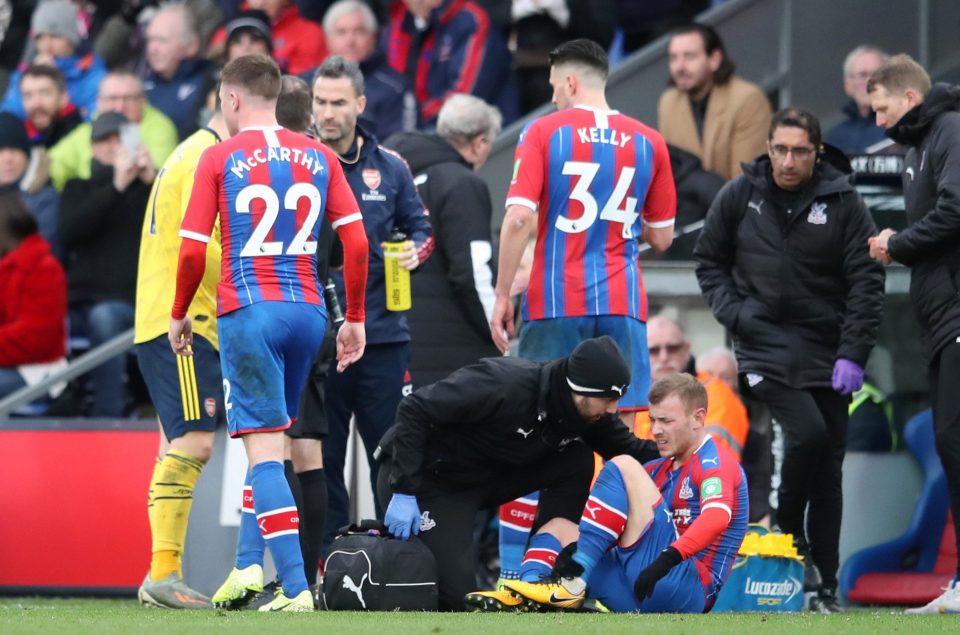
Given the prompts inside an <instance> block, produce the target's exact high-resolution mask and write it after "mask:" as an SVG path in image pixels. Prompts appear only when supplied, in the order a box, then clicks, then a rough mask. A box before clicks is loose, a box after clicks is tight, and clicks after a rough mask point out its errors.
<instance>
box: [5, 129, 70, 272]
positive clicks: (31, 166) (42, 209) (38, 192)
mask: <svg viewBox="0 0 960 635" xmlns="http://www.w3.org/2000/svg"><path fill="white" fill-rule="evenodd" d="M0 191H13V192H19V193H20V197H21V199H22V202H23V204H24V205H25V206H26V208H27V209H28V210H30V213H31V214H32V215H33V218H34V220H35V221H36V223H37V229H38V231H39V232H40V235H41V236H43V239H44V240H45V241H47V244H48V245H49V246H50V249H51V251H52V252H53V254H54V255H55V256H59V255H60V230H59V227H60V221H59V218H58V214H59V213H58V211H57V210H58V206H59V204H60V195H59V194H58V192H57V190H56V189H55V188H54V187H53V185H51V183H50V160H49V158H48V157H47V155H46V152H44V150H43V148H42V147H33V146H31V144H30V140H29V139H28V138H27V132H26V130H25V129H24V126H23V123H22V122H21V121H20V120H19V119H17V117H16V116H14V115H12V114H10V113H8V112H0Z"/></svg>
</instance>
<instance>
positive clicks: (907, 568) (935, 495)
mask: <svg viewBox="0 0 960 635" xmlns="http://www.w3.org/2000/svg"><path fill="white" fill-rule="evenodd" d="M903 435H904V440H905V441H906V444H907V447H908V448H909V449H910V451H911V452H912V453H913V455H914V457H915V458H916V459H917V461H918V462H919V463H920V467H921V468H922V470H923V475H924V480H923V488H922V489H921V491H920V496H919V499H918V501H917V506H916V508H915V510H914V512H913V516H912V518H911V519H910V526H909V528H908V529H907V531H906V533H904V534H903V535H902V536H899V537H897V538H895V539H893V540H891V541H889V542H886V543H882V544H879V545H875V546H873V547H868V548H866V549H863V550H861V551H858V552H857V553H854V554H853V555H851V556H850V557H849V558H848V559H847V561H846V563H845V564H844V566H843V570H842V571H841V572H840V591H841V593H843V595H844V596H846V598H847V600H848V601H849V602H852V603H856V604H885V605H921V604H926V603H927V602H929V601H930V600H932V599H933V598H935V597H937V596H938V595H940V593H941V591H942V589H943V587H945V586H946V585H947V583H948V582H949V581H950V579H951V578H952V577H953V572H954V571H955V569H956V563H957V551H956V543H955V541H954V537H953V519H952V518H951V517H950V514H949V513H948V498H947V484H946V479H945V477H944V474H943V467H942V466H941V464H940V458H939V457H938V456H937V451H936V448H935V446H934V434H933V415H932V413H931V411H930V410H925V411H923V412H921V413H919V414H917V415H915V416H914V417H913V418H911V419H910V421H908V422H907V425H906V426H905V428H904V433H903Z"/></svg>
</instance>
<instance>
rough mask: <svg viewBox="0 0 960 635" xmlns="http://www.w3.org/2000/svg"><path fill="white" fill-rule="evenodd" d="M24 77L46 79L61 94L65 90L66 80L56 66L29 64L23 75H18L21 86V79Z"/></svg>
mask: <svg viewBox="0 0 960 635" xmlns="http://www.w3.org/2000/svg"><path fill="white" fill-rule="evenodd" d="M25 77H46V78H47V79H49V80H50V81H52V82H53V83H54V84H55V85H56V86H57V90H59V91H60V92H61V93H62V92H64V91H65V90H67V80H66V79H65V78H64V76H63V72H61V71H60V69H59V68H57V67H56V66H48V65H46V64H31V65H30V66H28V67H26V68H25V69H24V70H23V74H22V75H20V83H21V84H23V79H24V78H25Z"/></svg>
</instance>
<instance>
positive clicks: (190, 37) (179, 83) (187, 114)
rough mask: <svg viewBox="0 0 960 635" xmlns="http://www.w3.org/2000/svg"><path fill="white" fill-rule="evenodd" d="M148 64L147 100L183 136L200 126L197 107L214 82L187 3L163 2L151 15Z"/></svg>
mask: <svg viewBox="0 0 960 635" xmlns="http://www.w3.org/2000/svg"><path fill="white" fill-rule="evenodd" d="M147 65H148V66H149V69H150V70H149V72H148V73H147V75H146V78H145V79H144V81H143V89H144V92H145V93H146V95H147V100H148V101H149V102H150V104H151V105H152V106H153V107H154V108H156V109H157V110H159V111H160V112H162V113H163V114H165V115H167V116H168V117H170V119H171V120H173V122H174V124H176V126H177V134H178V135H179V137H180V138H181V139H186V138H187V137H188V136H190V135H191V134H193V132H194V131H196V129H197V128H199V127H200V121H199V117H200V110H201V108H203V106H204V104H205V100H206V96H207V92H208V91H209V90H210V89H211V88H212V86H213V84H214V77H213V70H214V69H213V64H212V63H211V62H210V61H209V60H207V59H204V58H203V57H201V56H200V36H199V33H198V32H197V24H196V18H194V16H193V12H191V11H190V9H189V8H187V6H186V5H184V4H169V5H164V6H163V7H161V9H160V10H159V11H157V13H156V14H155V15H154V16H153V19H152V20H151V21H150V25H149V26H148V27H147Z"/></svg>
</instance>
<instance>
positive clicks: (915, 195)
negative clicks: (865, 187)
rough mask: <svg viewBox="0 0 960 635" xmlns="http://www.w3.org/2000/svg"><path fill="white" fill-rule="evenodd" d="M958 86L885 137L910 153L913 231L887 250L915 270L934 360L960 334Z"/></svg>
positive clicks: (916, 298)
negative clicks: (904, 147) (906, 148)
mask: <svg viewBox="0 0 960 635" xmlns="http://www.w3.org/2000/svg"><path fill="white" fill-rule="evenodd" d="M958 111H960V88H958V87H956V86H948V85H946V84H936V85H934V86H933V88H932V89H931V90H930V93H929V94H928V95H927V97H926V99H925V100H924V101H923V103H922V104H920V105H919V106H917V107H916V108H914V109H913V110H911V111H910V112H908V113H907V114H905V115H904V116H903V117H902V118H901V119H900V121H898V122H897V124H896V125H895V126H894V127H893V128H891V129H890V130H889V131H888V132H887V134H888V135H889V136H890V138H892V139H893V140H894V141H896V142H897V143H899V144H901V145H905V146H909V147H910V150H909V151H908V152H907V156H906V158H905V159H904V164H903V165H904V174H903V196H904V199H905V203H906V210H907V221H908V223H909V226H908V227H907V228H906V229H905V230H903V231H901V232H899V233H897V234H894V235H893V236H892V237H891V238H890V241H889V243H888V244H887V246H888V248H889V250H890V255H891V256H892V257H893V258H894V260H896V261H898V262H901V263H903V264H905V265H907V266H908V267H910V269H911V275H910V300H911V303H912V304H913V309H914V312H915V313H916V316H917V321H918V322H919V323H920V330H921V333H922V335H923V339H924V344H925V345H926V350H927V354H928V355H929V356H930V358H931V359H932V358H933V357H935V356H936V354H937V353H938V352H939V351H940V349H941V348H943V346H944V345H946V344H948V343H949V342H952V341H955V340H956V339H957V337H958V336H960V112H958Z"/></svg>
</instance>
